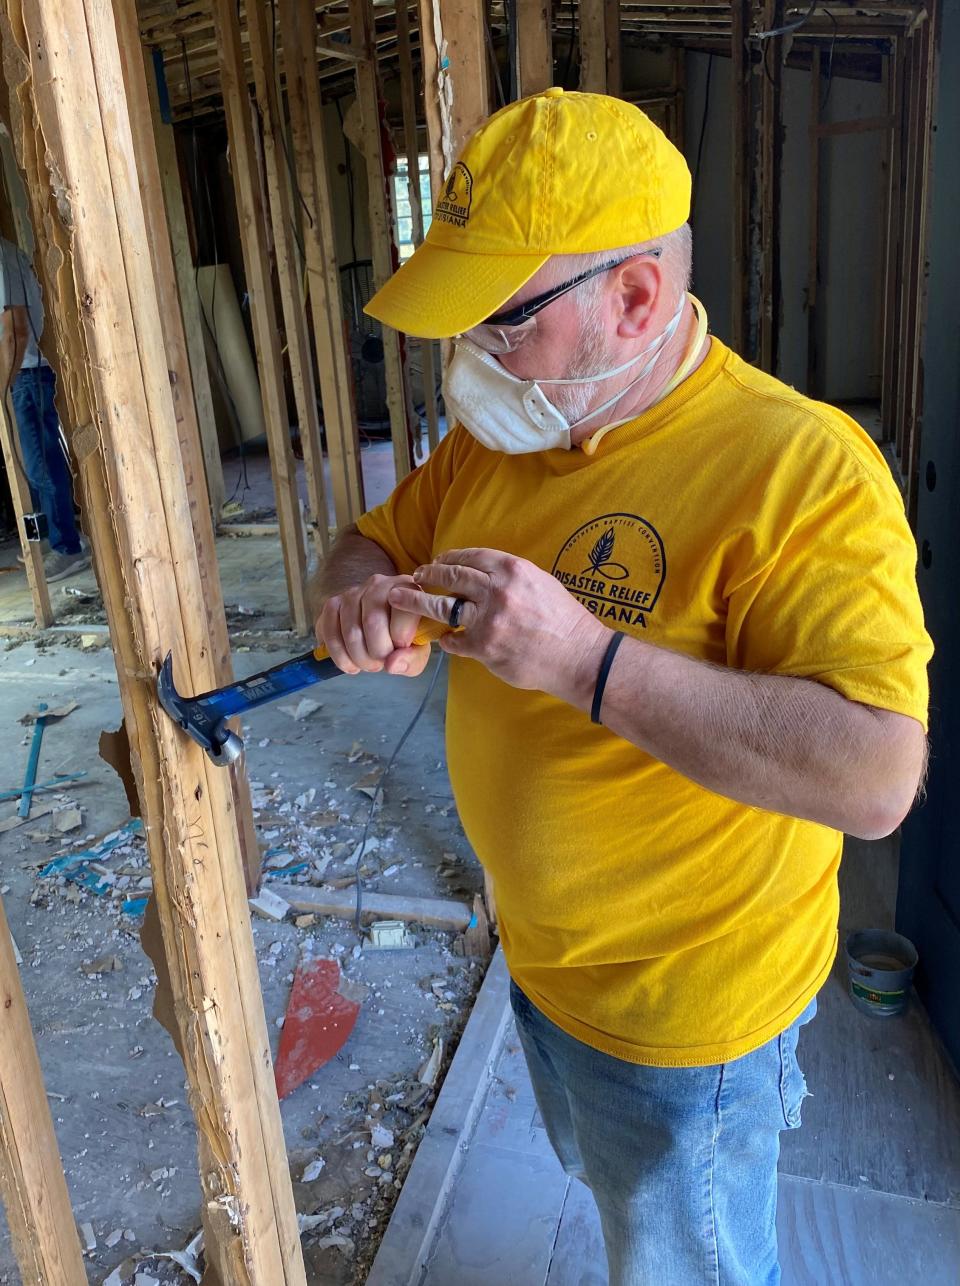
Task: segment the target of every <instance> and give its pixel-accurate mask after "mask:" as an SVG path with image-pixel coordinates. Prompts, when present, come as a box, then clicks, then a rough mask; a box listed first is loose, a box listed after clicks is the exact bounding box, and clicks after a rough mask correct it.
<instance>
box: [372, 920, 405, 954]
mask: <svg viewBox="0 0 960 1286" xmlns="http://www.w3.org/2000/svg"><path fill="white" fill-rule="evenodd" d="M367 945H368V946H370V947H374V948H376V949H378V950H381V951H397V950H400V949H401V948H404V947H413V946H416V939H414V938H413V937H411V936H410V934H409V933H407V929H406V925H405V924H404V923H403V921H402V920H375V921H374V922H373V924H371V925H370V930H369V933H368V935H367Z"/></svg>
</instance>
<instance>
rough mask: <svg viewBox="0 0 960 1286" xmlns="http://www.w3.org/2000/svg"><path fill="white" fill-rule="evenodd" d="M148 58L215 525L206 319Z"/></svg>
mask: <svg viewBox="0 0 960 1286" xmlns="http://www.w3.org/2000/svg"><path fill="white" fill-rule="evenodd" d="M144 59H145V63H144V70H145V74H146V83H147V94H148V96H149V99H150V111H151V114H152V117H153V139H154V146H155V148H156V153H157V163H158V165H159V170H160V185H161V188H162V189H163V201H164V208H165V210H166V216H167V226H168V228H169V230H170V245H171V250H172V253H173V265H174V271H175V272H176V277H177V294H178V296H179V302H180V317H181V320H182V323H183V337H184V342H185V344H186V348H187V359H188V362H189V367H190V384H191V387H192V392H193V404H194V408H195V411H196V419H197V424H198V426H199V430H200V442H201V445H202V448H203V466H204V472H205V474H206V479H207V494H208V496H209V497H210V509H211V511H212V513H213V519H214V522H215V523H216V522H219V521H220V512H221V510H222V509H223V503H224V499H225V496H226V489H225V487H224V482H223V461H222V460H221V458H220V441H219V438H218V436H217V421H216V416H215V414H214V410H213V392H212V390H211V388H210V372H209V370H208V368H207V354H206V349H205V347H204V342H203V319H202V317H201V313H200V296H199V294H198V292H197V282H196V269H195V267H194V263H193V256H192V255H191V253H190V237H189V234H188V232H187V215H186V209H185V207H184V202H183V189H182V187H181V184H180V167H179V164H178V161H177V144H176V139H175V138H174V135H173V126H172V125H171V124H170V123H169V122H167V121H164V120H163V118H162V116H161V112H160V102H159V96H158V87H157V72H156V66H155V61H154V58H153V54H152V52H151V51H148V50H144Z"/></svg>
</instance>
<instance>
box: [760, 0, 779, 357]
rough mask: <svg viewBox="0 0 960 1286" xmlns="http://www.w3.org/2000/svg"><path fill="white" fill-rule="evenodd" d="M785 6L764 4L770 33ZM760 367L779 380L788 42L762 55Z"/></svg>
mask: <svg viewBox="0 0 960 1286" xmlns="http://www.w3.org/2000/svg"><path fill="white" fill-rule="evenodd" d="M783 5H784V0H763V23H764V30H765V31H773V30H774V29H776V28H779V27H781V26H782V25H783V22H782V19H783ZM760 57H761V71H762V74H763V79H762V82H761V84H762V89H761V97H760V104H761V106H760V153H761V158H762V159H761V176H760V181H761V190H760V228H761V232H760V245H761V255H762V263H763V267H762V277H761V282H762V284H761V290H760V365H761V367H762V368H763V369H764V370H765V371H769V372H770V374H771V375H776V373H777V367H778V365H779V348H780V311H781V309H780V188H781V160H782V153H783V147H782V133H783V118H782V110H783V109H782V93H781V88H782V83H783V37H782V36H772V37H771V38H770V39H769V40H765V41H764V42H763V45H762V48H761V50H760Z"/></svg>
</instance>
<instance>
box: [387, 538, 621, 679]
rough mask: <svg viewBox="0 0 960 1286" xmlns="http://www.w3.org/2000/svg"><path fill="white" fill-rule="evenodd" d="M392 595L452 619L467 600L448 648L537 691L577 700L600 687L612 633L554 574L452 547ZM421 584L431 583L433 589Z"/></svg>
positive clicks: (509, 557) (419, 611)
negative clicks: (456, 606) (577, 695)
mask: <svg viewBox="0 0 960 1286" xmlns="http://www.w3.org/2000/svg"><path fill="white" fill-rule="evenodd" d="M403 580H404V583H402V584H400V583H397V584H395V586H393V587H392V588H391V589H390V591H389V594H388V598H389V602H390V603H391V605H392V606H393V607H394V608H395V609H402V610H403V611H404V612H405V613H407V614H409V616H410V617H411V619H412V618H413V617H414V616H429V617H432V619H433V620H435V621H449V620H450V612H451V610H452V608H453V605H454V602H455V600H456V599H458V598H462V599H463V600H464V606H463V610H462V613H461V616H460V624H461V626H462V627H463V630H462V632H459V633H455V634H447V635H445V636H444V637H443V638H442V639H441V640H440V646H441V647H442V648H443V650H444V651H445V652H450V653H451V654H452V655H454V656H468V657H472V658H473V659H474V660H477V661H480V662H482V663H483V664H484V665H485V666H486V667H487V669H488V670H490V671H491V673H493V674H495V675H496V676H497V677H498V678H500V679H503V680H504V682H505V683H509V684H511V685H512V686H513V687H515V688H533V689H537V690H539V691H541V692H549V693H551V694H552V695H554V696H558V697H561V698H562V699H564V700H567V701H572V700H573V699H574V695H573V694H574V693H575V692H578V691H579V690H580V689H582V688H584V687H586V688H587V689H588V690H589V691H591V692H592V690H593V683H594V681H595V680H596V676H597V670H598V669H599V666H600V662H601V660H602V658H603V653H604V649H605V647H606V645H607V641H608V639H609V637H610V632H609V630H607V629H605V628H604V626H602V625H601V624H600V622H599V621H597V620H596V618H595V617H593V616H592V615H591V614H590V613H589V612H588V611H587V610H586V608H584V607H582V606H581V605H580V603H578V602H577V600H576V599H575V598H574V597H573V595H572V594H570V593H569V592H568V591H567V590H565V589H564V588H563V586H562V585H561V584H560V582H559V581H558V580H557V579H556V578H555V577H553V576H551V575H550V573H549V572H545V571H543V570H542V568H540V567H537V566H536V565H535V564H534V563H530V562H527V560H526V559H524V558H516V557H515V556H514V555H513V554H505V553H502V552H501V551H500V550H497V549H451V550H448V552H447V553H445V554H441V555H440V557H439V558H438V559H436V561H435V562H432V563H428V564H427V565H426V566H424V567H418V568H417V570H416V571H415V572H414V574H413V581H415V582H416V585H413V584H412V583H411V582H410V580H409V579H408V578H403ZM420 586H429V587H430V589H431V590H434V591H438V592H427V591H426V590H425V589H422V588H420Z"/></svg>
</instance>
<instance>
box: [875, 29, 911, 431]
mask: <svg viewBox="0 0 960 1286" xmlns="http://www.w3.org/2000/svg"><path fill="white" fill-rule="evenodd" d="M904 43H905V42H904V41H903V40H897V41H896V42H895V44H894V48H893V51H892V52H891V54H890V57H889V58H888V59H887V60H886V61H887V63H888V64H889V75H888V80H887V85H888V101H887V105H888V107H889V109H890V113H891V115H892V116H893V117H894V121H895V124H894V128H893V130H892V131H891V133H890V137H889V140H888V148H887V197H886V212H887V217H886V220H885V228H884V251H883V257H884V301H883V374H882V378H881V382H880V422H881V424H882V426H883V436H884V438H885V439H887V440H888V441H889V440H891V439H892V438H893V437H894V436H895V433H896V419H897V395H896V390H897V367H898V362H897V334H898V329H899V327H898V301H899V272H900V264H901V262H902V254H901V249H900V232H901V224H902V219H903V192H902V187H901V175H902V165H903V105H904V95H903V80H904V67H905V57H904Z"/></svg>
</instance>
